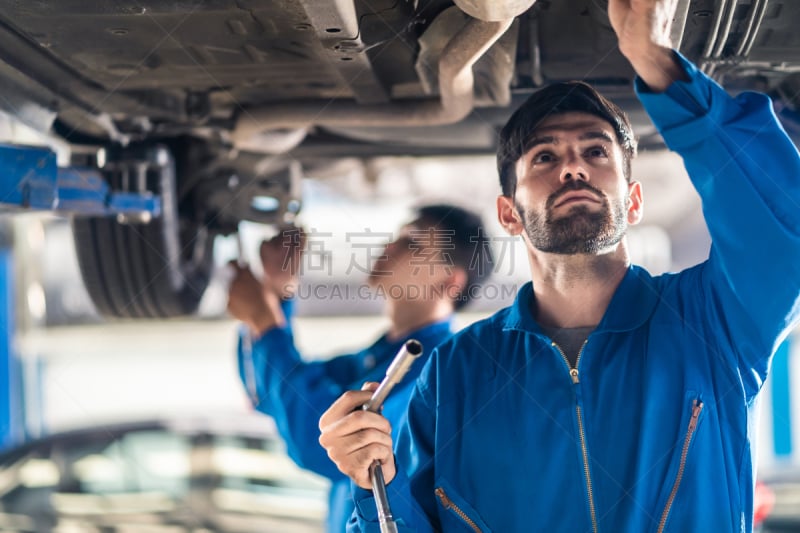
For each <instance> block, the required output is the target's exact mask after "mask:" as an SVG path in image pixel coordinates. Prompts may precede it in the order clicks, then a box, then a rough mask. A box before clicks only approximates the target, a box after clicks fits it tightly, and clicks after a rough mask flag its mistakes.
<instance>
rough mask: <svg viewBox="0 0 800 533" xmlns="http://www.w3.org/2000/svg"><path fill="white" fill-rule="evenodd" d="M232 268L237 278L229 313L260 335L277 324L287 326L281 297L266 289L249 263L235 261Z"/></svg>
mask: <svg viewBox="0 0 800 533" xmlns="http://www.w3.org/2000/svg"><path fill="white" fill-rule="evenodd" d="M228 267H229V268H232V269H233V270H234V277H233V280H231V283H230V285H229V286H228V312H229V313H230V314H231V315H232V316H233V317H234V318H237V319H239V320H240V321H242V322H243V323H245V324H246V325H247V326H248V327H249V328H250V329H251V330H252V331H253V333H255V334H256V335H257V336H260V335H262V334H263V333H264V332H265V331H267V330H268V329H270V328H273V327H275V326H283V325H284V324H285V323H286V317H285V316H284V315H283V312H282V311H281V306H280V302H279V300H278V297H277V296H276V295H274V294H271V293H269V291H264V290H263V287H262V285H261V282H259V281H258V279H256V277H255V276H254V275H253V273H252V272H251V271H250V269H249V268H248V267H247V266H240V265H238V264H237V262H236V261H231V262H230V263H228Z"/></svg>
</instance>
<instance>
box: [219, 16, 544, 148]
mask: <svg viewBox="0 0 800 533" xmlns="http://www.w3.org/2000/svg"><path fill="white" fill-rule="evenodd" d="M534 2H535V0H522V1H519V0H510V1H508V2H499V1H497V0H485V1H484V2H480V1H479V0H460V1H459V2H457V4H459V7H461V5H460V4H462V3H463V4H465V8H469V9H470V11H472V12H473V13H474V14H475V15H479V16H481V17H485V18H486V19H492V18H497V17H498V16H499V15H504V18H501V19H500V20H483V19H481V18H474V16H473V18H470V19H469V20H468V21H467V23H466V24H465V25H464V27H463V28H462V29H461V30H460V31H459V32H458V33H456V34H455V35H454V36H453V37H452V38H451V39H450V41H449V42H448V43H447V45H446V46H445V48H444V50H443V52H442V54H441V56H440V58H439V63H438V71H439V72H438V76H439V93H440V99H439V100H429V101H421V102H420V101H407V102H395V103H392V104H378V105H359V104H357V103H355V102H350V101H347V102H340V101H333V102H319V103H313V104H307V103H299V104H293V103H280V104H273V105H269V106H264V107H260V108H255V109H249V110H246V111H245V112H244V113H242V114H241V115H240V117H239V119H238V120H237V123H236V126H235V127H234V129H233V132H232V138H233V142H234V145H236V146H244V145H247V144H251V143H248V142H247V141H248V140H249V139H250V138H251V137H253V136H254V135H256V134H258V133H260V132H263V131H266V130H276V129H298V128H307V127H309V126H313V125H323V126H325V125H327V126H345V127H346V126H351V127H370V126H393V127H403V126H429V125H442V124H453V123H455V122H458V121H460V120H462V119H463V118H465V117H466V116H467V115H469V113H470V112H471V111H472V109H473V105H474V85H475V79H474V76H473V74H472V66H473V65H474V64H475V62H476V61H478V59H480V57H481V56H482V55H483V54H484V53H485V52H486V51H487V50H488V49H489V48H490V47H491V46H492V45H493V44H494V43H495V42H497V40H498V39H499V38H500V37H501V36H502V35H503V34H504V33H505V32H506V30H508V28H509V27H510V26H511V23H512V22H513V21H514V17H515V16H516V15H518V14H520V13H522V12H524V11H525V10H526V9H528V8H529V7H530V6H531V5H533V3H534ZM498 5H509V6H512V5H513V6H514V8H513V9H506V10H503V9H501V8H500V7H498ZM480 6H483V9H480ZM465 8H462V9H464V10H465V11H466V9H465Z"/></svg>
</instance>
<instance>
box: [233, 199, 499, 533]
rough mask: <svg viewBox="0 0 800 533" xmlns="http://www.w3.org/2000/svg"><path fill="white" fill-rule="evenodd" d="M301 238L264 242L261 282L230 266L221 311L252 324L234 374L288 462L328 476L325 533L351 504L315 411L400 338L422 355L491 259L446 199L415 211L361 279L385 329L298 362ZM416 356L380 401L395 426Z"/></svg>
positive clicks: (363, 375)
mask: <svg viewBox="0 0 800 533" xmlns="http://www.w3.org/2000/svg"><path fill="white" fill-rule="evenodd" d="M303 240H304V239H303V234H302V232H300V230H289V231H284V232H282V233H280V234H279V235H277V236H276V237H275V238H273V239H271V240H270V241H266V242H264V243H263V244H262V246H261V249H260V255H261V260H262V264H263V267H264V279H263V283H260V282H259V281H258V280H257V279H256V278H255V277H254V276H253V274H252V273H251V272H250V270H249V269H247V268H246V267H237V275H236V277H235V279H234V280H233V282H232V283H231V286H230V289H229V302H228V309H229V311H230V312H231V314H232V315H233V316H235V317H236V318H238V319H240V320H241V321H242V322H244V324H245V325H246V327H248V328H249V329H250V335H249V339H250V341H251V342H250V343H249V344H250V346H249V347H248V346H247V344H248V343H247V342H245V343H243V342H242V339H240V342H239V347H238V357H239V368H240V374H241V377H242V381H243V383H244V384H245V386H246V387H247V386H250V387H253V388H254V389H255V390H254V391H251V395H253V396H255V398H254V404H255V406H256V409H258V410H259V411H261V412H263V413H266V414H268V415H271V416H272V417H273V418H274V419H275V422H276V425H277V427H278V430H279V432H280V434H281V436H282V437H283V438H284V440H285V441H286V445H287V448H288V452H289V455H290V456H291V457H292V459H294V461H295V462H296V463H297V464H298V465H300V466H301V467H303V468H306V469H309V470H312V471H314V472H316V473H318V474H321V475H323V476H326V477H328V478H330V479H331V481H332V482H333V485H332V488H331V494H330V512H329V516H328V531H331V532H338V531H344V529H345V525H346V523H347V520H348V518H349V517H350V515H351V514H352V510H353V504H352V498H351V496H350V483H349V480H348V479H347V477H346V476H344V475H343V474H342V473H341V472H339V471H338V470H337V469H336V466H335V465H334V464H333V463H332V462H331V461H330V459H329V458H328V456H327V454H326V452H325V450H324V449H323V448H322V447H321V446H320V445H319V442H318V438H319V429H318V425H317V421H318V420H319V417H320V415H321V414H322V413H323V412H324V411H325V409H327V407H328V406H330V404H331V403H332V402H333V401H334V400H335V399H336V398H337V397H338V396H339V395H340V394H342V393H343V392H344V391H346V390H348V389H350V388H353V387H360V386H361V383H363V382H364V381H375V380H380V379H381V378H382V377H383V375H384V374H385V373H386V369H387V367H388V365H389V363H390V362H391V360H392V358H393V357H394V355H395V354H396V353H397V352H398V350H399V349H400V347H401V346H402V345H403V344H404V343H405V341H407V340H408V339H410V338H414V339H417V340H418V341H420V342H421V343H422V345H423V347H424V349H425V351H426V353H430V351H431V350H432V349H433V348H434V347H435V346H436V345H437V344H439V343H441V342H442V341H444V340H445V339H447V338H449V337H450V336H451V335H452V333H453V330H452V315H453V312H454V310H456V309H459V308H461V307H462V306H463V305H465V304H466V303H467V301H468V300H469V298H470V296H471V295H472V294H474V291H475V289H476V288H477V286H478V285H479V284H480V283H482V282H483V281H484V279H486V278H487V277H488V276H489V274H490V273H491V270H492V257H491V251H490V249H489V247H488V242H487V236H486V232H485V230H484V228H483V224H482V222H481V220H480V217H478V216H477V215H475V214H473V213H471V212H469V211H466V210H464V209H462V208H459V207H456V206H452V205H430V206H425V207H422V208H420V209H418V210H417V213H416V216H415V219H414V220H413V221H412V222H411V223H409V224H407V225H406V226H404V227H403V228H401V230H400V232H399V234H398V235H397V237H396V239H395V240H394V241H393V242H391V243H389V244H388V245H387V246H386V248H385V250H384V252H383V255H382V256H381V257H380V258H378V260H377V261H376V262H375V264H374V265H373V267H372V272H371V274H370V276H369V284H370V285H371V286H372V287H373V288H374V289H375V290H376V291H378V293H382V294H385V295H386V301H385V302H386V303H385V309H386V315H387V316H388V318H389V321H390V325H389V329H388V331H387V332H386V333H385V334H384V335H383V336H381V337H380V338H379V339H378V340H377V341H376V342H375V343H373V344H372V345H371V346H369V347H367V348H365V349H363V350H360V351H358V352H356V353H354V354H348V355H342V356H339V357H334V358H332V359H330V360H327V361H323V362H306V361H304V360H303V359H302V357H301V356H300V354H299V353H298V352H297V349H296V348H295V345H294V340H293V334H292V329H291V314H292V303H293V300H292V299H291V294H292V293H293V292H295V289H296V287H297V275H296V274H297V272H298V268H297V267H298V266H299V262H300V260H301V253H302V247H303ZM245 338H247V337H245ZM424 359H425V358H419V360H417V361H416V362H415V364H414V365H413V367H412V368H411V370H410V371H409V372H408V375H407V376H406V378H405V379H404V381H403V382H402V383H401V384H400V385H398V386H397V387H395V389H394V390H393V391H392V394H391V396H390V397H389V398H388V400H387V401H386V402H385V404H384V410H383V412H384V414H385V416H386V417H387V418H388V419H389V420H391V421H392V422H394V423H395V424H397V425H398V427H399V425H400V419H401V417H402V416H403V415H404V414H405V411H406V404H407V403H408V397H409V395H410V394H411V390H412V387H413V382H414V379H415V378H416V377H417V375H418V374H419V371H420V370H421V369H422V366H423V365H424Z"/></svg>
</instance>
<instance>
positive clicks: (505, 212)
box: [497, 194, 525, 235]
mask: <svg viewBox="0 0 800 533" xmlns="http://www.w3.org/2000/svg"><path fill="white" fill-rule="evenodd" d="M497 220H498V222H500V225H501V226H503V229H504V230H506V233H508V234H509V235H519V234H520V233H522V231H523V230H524V229H525V228H524V226H523V224H522V220H521V219H520V217H519V213H517V207H516V206H515V205H514V199H513V198H510V197H508V196H504V195H502V194H501V195H500V196H498V197H497Z"/></svg>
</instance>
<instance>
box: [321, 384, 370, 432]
mask: <svg viewBox="0 0 800 533" xmlns="http://www.w3.org/2000/svg"><path fill="white" fill-rule="evenodd" d="M371 397H372V392H371V391H363V390H361V391H357V390H351V391H347V392H345V393H344V394H342V395H341V396H339V398H338V399H337V400H336V401H335V402H333V405H331V406H330V407H329V408H328V410H327V411H325V413H323V415H322V417H320V419H319V428H320V430H322V429H324V428H325V426H328V425H330V424H332V423H334V422H336V421H338V420H340V419H342V418H344V417H345V416H347V415H348V414H349V413H352V412H353V411H354V410H356V409H359V408H361V406H362V405H364V404H365V403H367V400H369V399H370V398H371Z"/></svg>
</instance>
